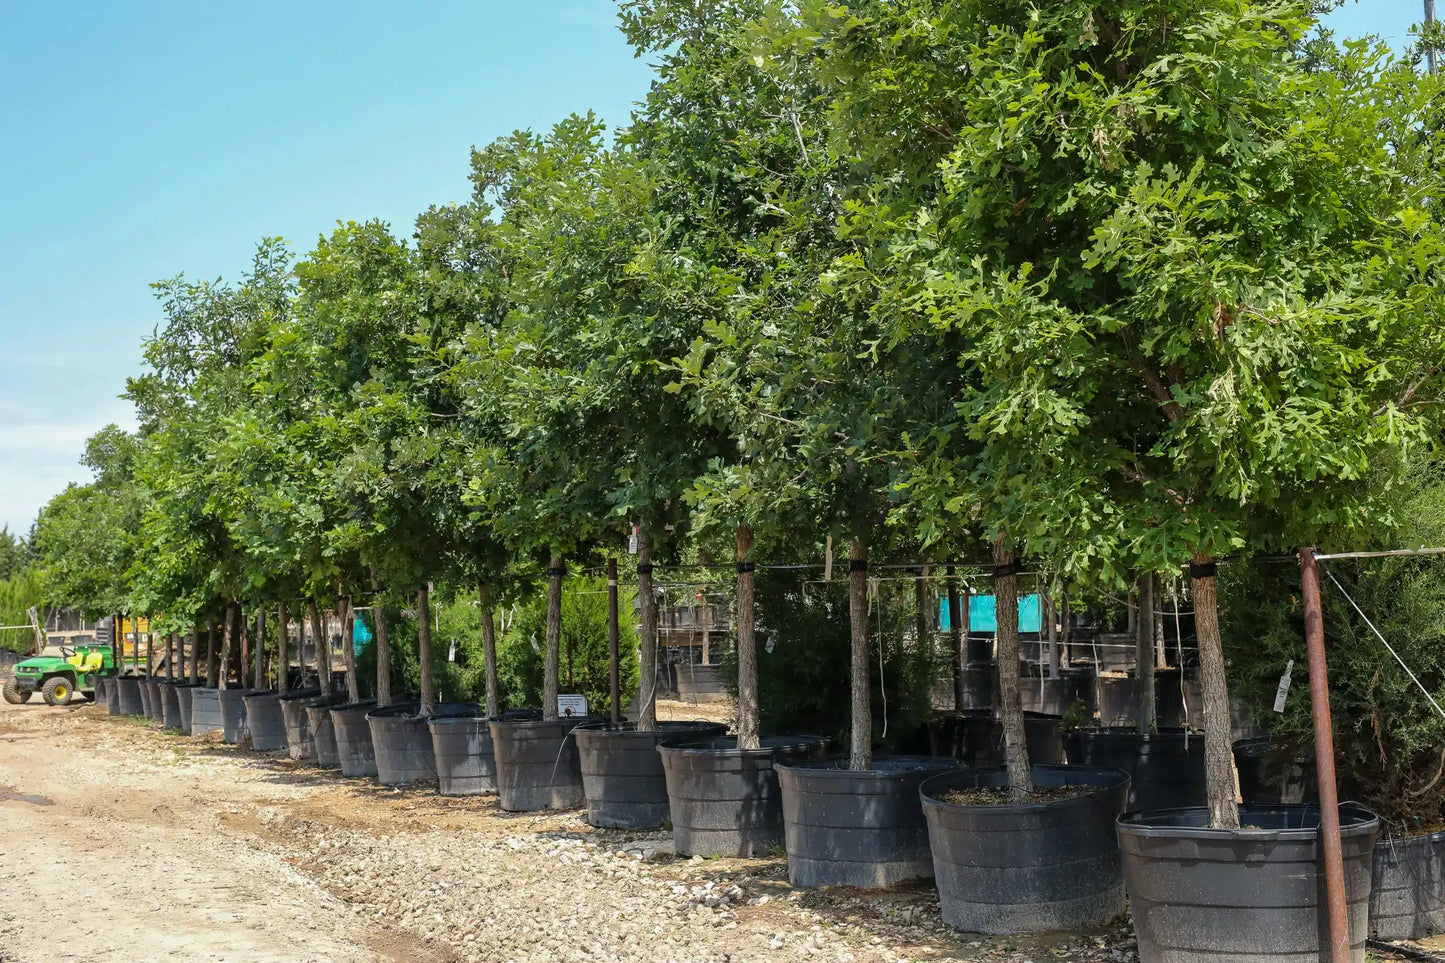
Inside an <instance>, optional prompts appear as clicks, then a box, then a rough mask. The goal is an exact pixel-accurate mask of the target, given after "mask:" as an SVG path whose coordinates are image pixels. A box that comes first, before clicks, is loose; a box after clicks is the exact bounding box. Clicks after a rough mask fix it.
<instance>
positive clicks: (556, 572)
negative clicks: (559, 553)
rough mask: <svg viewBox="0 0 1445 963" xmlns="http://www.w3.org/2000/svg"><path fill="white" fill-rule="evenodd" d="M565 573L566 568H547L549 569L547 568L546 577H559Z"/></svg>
mask: <svg viewBox="0 0 1445 963" xmlns="http://www.w3.org/2000/svg"><path fill="white" fill-rule="evenodd" d="M566 574H567V570H566V569H565V568H549V569H547V577H548V578H561V577H562V576H564V575H566Z"/></svg>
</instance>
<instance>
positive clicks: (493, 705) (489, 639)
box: [477, 589, 502, 717]
mask: <svg viewBox="0 0 1445 963" xmlns="http://www.w3.org/2000/svg"><path fill="white" fill-rule="evenodd" d="M477 595H478V598H477V601H478V603H480V605H481V607H482V660H483V662H484V666H483V672H484V673H485V675H486V678H487V716H488V717H491V716H495V715H499V714H500V713H501V711H502V693H501V688H502V687H501V685H500V682H499V680H498V679H497V623H496V620H495V618H494V617H493V615H492V607H491V606H490V605H488V604H487V590H486V589H482V590H481V591H480V592H478V593H477Z"/></svg>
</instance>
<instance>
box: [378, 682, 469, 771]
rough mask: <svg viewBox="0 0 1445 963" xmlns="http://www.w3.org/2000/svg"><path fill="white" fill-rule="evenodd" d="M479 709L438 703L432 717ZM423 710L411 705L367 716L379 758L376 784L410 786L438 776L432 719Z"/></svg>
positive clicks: (458, 704)
mask: <svg viewBox="0 0 1445 963" xmlns="http://www.w3.org/2000/svg"><path fill="white" fill-rule="evenodd" d="M476 708H477V706H476V703H472V702H451V703H439V704H438V705H437V706H436V707H435V709H434V710H433V716H435V717H443V718H444V717H446V716H448V715H450V714H452V713H465V712H474V711H476ZM420 711H421V705H420V704H419V703H416V702H408V703H401V704H398V705H390V706H386V707H384V708H380V709H373V710H372V711H371V712H368V713H367V714H366V724H367V725H368V726H370V727H371V747H372V752H373V754H374V755H375V757H376V781H377V782H379V783H381V784H382V785H383V786H410V785H411V784H412V783H417V782H430V781H431V780H433V779H435V778H436V777H437V764H436V756H435V755H434V754H433V751H432V739H431V729H430V728H429V727H428V725H427V723H428V721H429V717H427V716H423V715H420V714H419V713H420Z"/></svg>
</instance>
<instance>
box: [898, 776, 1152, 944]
mask: <svg viewBox="0 0 1445 963" xmlns="http://www.w3.org/2000/svg"><path fill="white" fill-rule="evenodd" d="M1032 774H1033V781H1034V785H1035V787H1037V788H1041V789H1042V788H1059V787H1064V786H1085V787H1091V791H1089V792H1086V793H1084V794H1082V795H1078V796H1071V797H1068V798H1063V799H1055V800H1040V801H1038V802H1023V803H1000V804H996V805H971V804H969V805H960V804H956V803H951V802H947V801H946V799H947V797H948V795H949V794H950V793H952V792H954V791H956V790H961V789H979V788H996V787H1002V786H1007V785H1008V772H1007V770H1006V769H1005V768H1004V767H1002V766H992V767H989V768H987V769H966V770H959V771H957V772H950V773H944V774H942V775H938V776H933V777H932V778H930V779H927V780H925V781H924V783H923V784H922V785H921V786H920V787H919V796H920V798H921V799H922V802H923V813H924V816H925V817H926V819H927V820H928V838H929V845H930V847H931V848H932V851H933V871H934V878H935V880H936V881H937V885H938V900H939V907H940V909H941V910H942V913H943V922H945V923H946V924H948V925H949V926H951V927H953V928H954V929H957V930H965V931H968V932H973V933H1000V934H1004V933H1039V932H1045V931H1050V930H1073V929H1082V928H1086V927H1091V926H1098V925H1100V924H1102V923H1106V922H1108V921H1109V920H1111V919H1113V918H1114V917H1115V916H1117V915H1119V914H1120V913H1121V912H1123V910H1124V886H1123V878H1122V874H1121V871H1120V863H1119V844H1118V842H1117V840H1116V839H1115V838H1114V832H1113V828H1114V820H1115V819H1117V818H1118V816H1119V814H1120V813H1121V812H1123V811H1124V804H1125V801H1126V800H1127V799H1128V795H1129V774H1128V773H1126V772H1123V771H1121V770H1118V769H1101V768H1097V767H1091V766H1034V767H1033V769H1032Z"/></svg>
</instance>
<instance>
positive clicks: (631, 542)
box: [627, 528, 638, 555]
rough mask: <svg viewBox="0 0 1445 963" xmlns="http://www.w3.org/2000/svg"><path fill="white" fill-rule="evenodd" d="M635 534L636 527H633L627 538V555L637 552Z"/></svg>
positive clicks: (636, 531) (636, 533) (636, 532)
mask: <svg viewBox="0 0 1445 963" xmlns="http://www.w3.org/2000/svg"><path fill="white" fill-rule="evenodd" d="M637 535H638V530H637V529H636V528H633V529H632V534H631V535H630V536H629V537H628V539H627V553H628V554H629V555H636V554H637Z"/></svg>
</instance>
